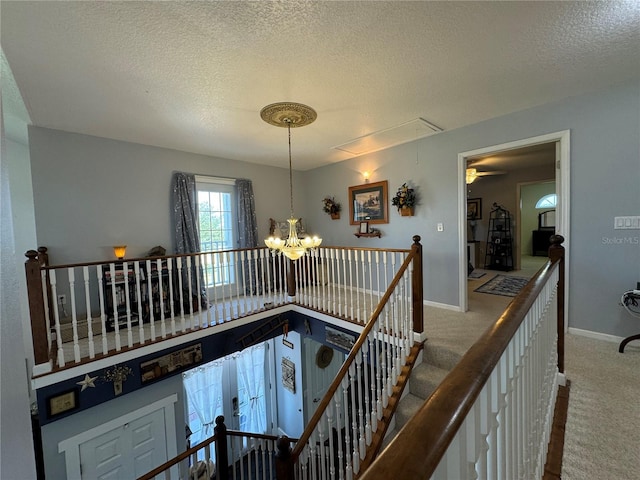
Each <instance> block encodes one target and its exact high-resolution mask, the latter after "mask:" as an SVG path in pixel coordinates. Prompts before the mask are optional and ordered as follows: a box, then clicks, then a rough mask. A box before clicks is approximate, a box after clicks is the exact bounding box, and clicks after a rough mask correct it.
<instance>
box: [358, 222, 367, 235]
mask: <svg viewBox="0 0 640 480" xmlns="http://www.w3.org/2000/svg"><path fill="white" fill-rule="evenodd" d="M358 233H369V222H360V229H359V230H358Z"/></svg>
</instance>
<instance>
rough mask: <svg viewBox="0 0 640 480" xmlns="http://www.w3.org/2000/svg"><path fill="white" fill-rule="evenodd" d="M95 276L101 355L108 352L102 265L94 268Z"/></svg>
mask: <svg viewBox="0 0 640 480" xmlns="http://www.w3.org/2000/svg"><path fill="white" fill-rule="evenodd" d="M96 275H97V276H98V295H99V298H100V328H101V330H100V337H101V340H102V353H103V354H105V355H106V354H107V352H108V351H109V348H108V345H107V326H106V322H107V314H106V313H105V298H104V287H105V285H104V283H103V282H104V277H103V274H102V265H98V267H97V268H96Z"/></svg>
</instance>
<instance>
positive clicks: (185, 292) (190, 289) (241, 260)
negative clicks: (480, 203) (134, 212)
mask: <svg viewBox="0 0 640 480" xmlns="http://www.w3.org/2000/svg"><path fill="white" fill-rule="evenodd" d="M418 240H419V237H418ZM410 251H411V250H408V249H405V250H393V249H391V250H383V249H362V248H338V247H328V248H326V247H325V248H319V249H316V250H315V251H313V252H311V253H310V255H308V256H305V257H303V258H301V259H300V260H298V261H297V262H291V261H289V260H287V259H286V258H284V257H279V256H277V255H275V254H274V253H273V252H270V251H269V250H268V249H267V248H254V249H239V250H226V251H218V252H203V253H197V254H189V255H167V256H162V257H152V258H131V259H129V258H127V259H124V260H120V261H111V262H88V263H77V264H68V265H48V263H47V260H46V259H47V251H46V248H44V247H41V248H40V249H39V250H38V251H35V250H30V251H28V252H27V253H26V256H27V257H28V260H27V261H26V263H25V269H26V278H27V291H28V296H29V307H30V313H31V329H32V340H33V346H34V359H35V367H34V375H40V374H45V373H48V372H50V371H51V370H52V369H53V368H54V367H58V368H63V367H65V366H73V365H77V364H78V363H81V362H84V361H86V360H92V359H94V358H101V357H104V356H108V355H112V354H115V353H119V352H121V351H122V350H124V349H131V348H137V347H140V346H144V345H146V344H148V343H149V342H156V341H161V340H165V339H168V338H173V337H175V336H177V335H182V334H185V333H189V332H192V331H194V330H200V329H205V328H214V327H216V326H217V325H220V324H224V323H226V322H228V321H231V320H235V319H238V318H242V317H246V316H249V315H253V314H256V313H259V312H264V311H267V310H270V309H273V308H275V307H280V306H283V305H287V304H291V303H296V304H299V305H301V306H303V307H305V308H309V309H313V310H316V311H319V312H323V313H326V314H328V315H332V316H336V317H339V318H342V319H345V320H347V321H350V322H355V323H359V324H361V325H364V323H365V322H366V321H367V319H368V318H369V317H370V315H371V313H372V312H373V310H374V308H375V306H376V305H377V303H378V302H379V300H380V298H381V296H382V294H381V292H382V291H383V290H384V289H385V288H386V286H387V285H388V279H389V278H391V277H392V276H393V275H394V274H395V271H396V269H397V267H398V265H399V264H401V263H402V261H403V260H404V259H405V258H406V257H407V255H409V253H410ZM414 258H415V257H414ZM414 261H415V262H418V261H419V260H418V259H415V260H414ZM416 270H417V271H420V272H422V267H421V266H416ZM414 277H415V278H414V279H413V281H414V282H418V283H415V284H414V288H413V293H414V298H413V301H414V303H415V304H418V303H419V304H420V305H422V284H421V283H419V282H421V278H422V276H421V275H415V276H414ZM416 278H418V280H416ZM417 310H420V311H421V308H420V309H416V312H417ZM416 315H418V314H417V313H416ZM416 329H417V330H416V331H422V316H421V313H420V315H418V316H417V317H416Z"/></svg>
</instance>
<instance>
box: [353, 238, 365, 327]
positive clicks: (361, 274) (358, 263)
mask: <svg viewBox="0 0 640 480" xmlns="http://www.w3.org/2000/svg"><path fill="white" fill-rule="evenodd" d="M353 253H354V255H355V258H356V269H357V270H356V294H357V295H356V315H355V317H354V320H355V321H356V322H358V323H364V322H363V321H362V317H363V315H362V310H360V297H361V296H362V291H361V290H360V278H362V290H364V261H363V258H364V257H363V256H364V251H363V250H360V252H359V257H360V261H358V251H357V250H356V251H355V252H353ZM363 309H364V306H363Z"/></svg>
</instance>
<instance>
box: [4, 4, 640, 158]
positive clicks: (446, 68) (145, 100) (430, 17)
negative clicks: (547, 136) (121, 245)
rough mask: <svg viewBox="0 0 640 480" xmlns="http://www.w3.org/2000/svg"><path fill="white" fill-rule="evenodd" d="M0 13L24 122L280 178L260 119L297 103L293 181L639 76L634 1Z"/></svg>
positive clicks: (279, 143) (276, 154)
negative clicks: (372, 136) (421, 122)
mask: <svg viewBox="0 0 640 480" xmlns="http://www.w3.org/2000/svg"><path fill="white" fill-rule="evenodd" d="M0 9H1V10H0V18H1V43H2V48H3V50H4V53H5V54H6V57H7V59H8V62H9V65H10V67H11V70H12V71H13V75H14V77H15V80H16V83H17V85H18V88H19V89H20V93H21V94H22V97H23V99H24V102H25V104H26V107H27V110H28V114H29V117H30V119H31V122H33V124H35V125H38V126H42V127H49V128H56V129H60V130H66V131H72V132H79V133H85V134H90V135H98V136H102V137H108V138H114V139H119V140H126V141H132V142H138V143H143V144H148V145H156V146H161V147H167V148H174V149H178V150H184V151H189V152H196V153H202V154H206V155H212V156H218V157H224V158H231V159H237V160H245V161H249V162H256V163H264V164H269V165H278V166H283V167H284V166H286V165H287V157H286V130H284V129H278V128H274V127H272V126H270V125H268V124H266V123H264V122H263V121H262V120H261V119H260V115H259V112H260V109H261V108H262V107H263V106H265V105H267V104H270V103H273V102H279V101H294V102H301V103H305V104H308V105H310V106H312V107H313V108H314V109H315V110H316V111H317V112H318V119H317V120H316V122H315V123H313V124H312V125H310V126H308V127H305V128H301V129H295V130H294V131H293V132H292V144H293V157H294V162H293V163H294V168H296V169H300V170H306V169H310V168H314V167H317V166H320V165H325V164H328V163H332V162H338V161H341V160H344V159H347V158H350V155H349V154H348V153H345V152H343V151H339V150H335V149H332V148H331V147H332V146H335V145H340V144H343V143H345V142H348V141H350V140H352V139H355V138H357V137H360V136H363V135H366V134H368V133H371V132H375V131H379V130H383V129H387V128H389V127H393V126H395V125H400V124H403V123H405V122H408V121H410V120H413V119H416V118H420V117H422V118H424V119H426V120H428V121H429V122H431V123H433V124H435V125H437V126H438V127H440V128H442V129H444V130H445V131H446V130H451V129H454V128H458V127H461V126H464V125H468V124H472V123H476V122H478V121H481V120H484V119H487V118H492V117H495V116H498V115H503V114H507V113H510V112H514V111H518V110H522V109H525V108H528V107H532V106H535V105H540V104H543V103H547V102H550V101H554V100H558V99H561V98H564V97H567V96H570V95H577V94H580V93H582V92H587V91H590V90H595V89H599V88H603V87H605V86H607V85H611V84H614V83H619V82H624V81H628V80H631V79H637V78H638V77H639V75H640V4H639V3H638V2H637V1H626V2H625V1H611V2H582V1H578V2H565V1H563V2H537V1H536V2H421V1H417V2H395V1H388V2H381V1H378V2H368V1H356V2H313V1H309V2H297V1H296V2H241V1H237V2H226V1H225V2H97V1H91V2H64V1H60V2H29V1H19V2H8V1H2V2H1V3H0ZM23 117H24V115H23ZM436 135H437V134H436Z"/></svg>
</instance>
